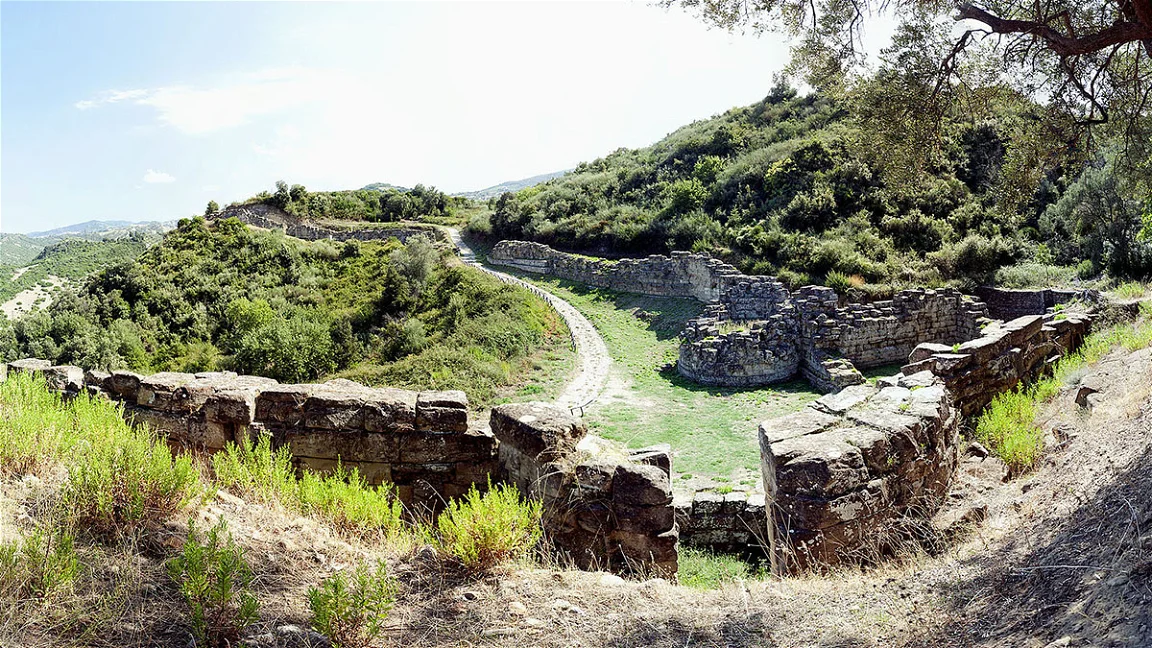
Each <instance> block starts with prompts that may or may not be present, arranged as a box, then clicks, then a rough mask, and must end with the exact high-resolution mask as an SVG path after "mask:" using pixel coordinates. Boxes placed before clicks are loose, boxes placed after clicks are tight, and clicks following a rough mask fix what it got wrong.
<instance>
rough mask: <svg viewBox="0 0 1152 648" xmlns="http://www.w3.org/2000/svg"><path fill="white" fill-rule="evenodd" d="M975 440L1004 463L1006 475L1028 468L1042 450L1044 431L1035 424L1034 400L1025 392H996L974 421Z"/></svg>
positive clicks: (1016, 473)
mask: <svg viewBox="0 0 1152 648" xmlns="http://www.w3.org/2000/svg"><path fill="white" fill-rule="evenodd" d="M976 440H977V441H979V442H981V443H983V444H985V445H987V446H988V447H989V449H991V450H992V452H994V453H995V454H996V455H997V456H998V457H1000V458H1001V459H1003V460H1004V463H1005V464H1007V465H1008V472H1009V475H1018V474H1020V473H1022V472H1025V471H1027V470H1029V469H1031V468H1032V467H1033V466H1034V465H1035V464H1036V461H1037V460H1038V459H1039V458H1040V453H1041V452H1042V451H1043V449H1044V432H1043V430H1041V429H1040V426H1038V425H1036V402H1035V400H1034V399H1033V398H1032V394H1031V393H1029V391H1027V390H1025V391H1021V390H1016V391H1010V392H1004V393H1003V394H999V395H998V396H996V397H995V398H994V399H992V403H991V404H989V405H988V408H987V409H986V410H985V411H984V413H983V414H981V415H980V418H979V419H978V420H977V421H976Z"/></svg>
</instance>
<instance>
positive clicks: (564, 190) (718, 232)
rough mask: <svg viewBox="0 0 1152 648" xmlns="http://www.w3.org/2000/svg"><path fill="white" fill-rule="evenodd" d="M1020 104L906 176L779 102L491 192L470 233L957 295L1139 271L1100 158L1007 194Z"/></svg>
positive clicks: (827, 111) (824, 115)
mask: <svg viewBox="0 0 1152 648" xmlns="http://www.w3.org/2000/svg"><path fill="white" fill-rule="evenodd" d="M1028 105H1029V104H1027V103H1026V102H1025V103H1023V104H1021V102H1020V101H1014V102H1011V103H1009V102H1006V105H1005V107H1004V109H1003V110H1002V111H1001V113H1002V115H1003V116H1002V118H1000V119H999V120H998V121H997V120H993V121H985V122H980V123H971V122H964V121H959V120H957V121H955V122H954V123H953V122H951V121H947V122H946V123H944V124H943V125H942V126H941V128H940V133H939V141H938V142H937V150H935V151H932V152H931V153H930V154H926V155H925V156H924V157H925V159H926V162H923V163H922V165H921V166H922V168H919V169H917V171H922V173H912V174H908V173H904V172H900V170H899V169H895V168H894V167H895V166H898V165H895V164H893V162H892V160H893V159H894V158H895V157H896V155H895V154H894V152H893V151H889V150H887V148H886V147H887V146H890V145H887V144H885V143H884V140H883V139H882V138H878V137H870V136H869V134H868V132H867V128H868V127H867V126H866V125H864V121H863V117H862V116H861V110H860V108H859V107H858V106H856V105H855V104H849V103H847V102H846V101H836V100H832V99H829V98H827V97H824V96H821V95H820V94H817V93H813V94H809V95H806V96H800V95H798V94H797V93H796V92H795V91H793V90H790V89H788V88H786V87H782V86H778V87H776V88H775V89H773V90H772V92H771V94H769V95H768V96H767V97H766V98H765V99H764V100H763V101H760V102H759V103H756V104H754V105H751V106H748V107H744V108H735V109H732V110H729V111H728V112H726V113H724V114H722V115H719V116H716V117H713V118H711V119H706V120H702V121H698V122H695V123H692V124H690V125H688V126H685V127H683V128H680V129H679V130H677V131H675V132H673V133H672V134H670V135H668V136H667V137H665V138H664V139H663V140H661V141H659V142H657V143H656V144H653V145H652V146H650V147H647V148H642V149H634V150H633V149H620V150H617V151H615V152H613V153H611V154H609V155H607V156H605V157H603V158H601V159H598V160H595V161H592V162H588V163H584V164H581V165H580V166H579V167H577V168H576V169H575V170H574V171H573V172H571V173H569V174H567V175H565V176H563V177H561V178H558V179H555V180H551V181H549V182H547V183H544V184H542V185H538V186H536V187H531V188H528V189H523V190H521V191H518V192H515V193H506V194H503V195H502V196H500V197H499V198H497V199H494V200H492V201H491V202H490V207H491V210H490V213H487V214H482V215H480V216H478V217H476V218H473V220H472V221H471V224H470V228H471V230H472V231H473V232H474V233H476V234H477V235H480V236H486V237H490V238H492V239H505V238H516V239H528V240H534V241H539V242H542V243H547V244H550V245H553V246H556V247H559V248H562V249H567V250H572V251H580V252H589V253H593V254H609V255H613V254H615V255H625V256H636V255H643V254H650V253H666V252H668V251H670V250H696V251H702V252H710V253H712V254H714V255H717V256H720V257H723V258H725V259H727V260H729V261H732V262H734V263H736V264H738V265H739V266H740V267H741V269H743V270H744V271H746V272H750V273H757V274H777V275H779V276H780V277H781V278H782V279H783V280H784V281H786V282H787V283H790V284H804V283H809V282H815V283H820V282H824V283H827V284H829V285H834V286H837V287H847V285H848V282H851V283H853V284H857V285H859V284H864V283H865V282H866V283H867V284H871V285H873V286H877V285H880V286H883V285H887V286H893V285H902V284H910V283H916V284H921V285H923V284H927V285H935V284H940V283H943V282H953V283H957V284H959V285H961V286H962V287H970V286H971V285H973V284H975V283H983V282H988V281H991V280H993V279H994V277H995V272H996V270H997V269H998V268H1002V267H1005V266H1012V265H1014V264H1020V263H1035V264H1040V265H1046V266H1051V265H1053V264H1059V265H1063V266H1066V267H1067V271H1066V272H1064V275H1065V276H1072V277H1074V276H1075V275H1077V274H1079V275H1081V276H1085V277H1087V276H1094V275H1097V274H1099V273H1100V272H1103V271H1107V272H1109V273H1111V274H1113V275H1143V274H1145V273H1146V272H1147V271H1148V270H1149V269H1152V252H1150V249H1149V247H1148V245H1147V244H1146V243H1144V242H1143V240H1142V239H1140V238H1138V237H1137V233H1138V232H1139V231H1140V230H1141V228H1142V222H1141V213H1142V211H1144V210H1145V209H1146V206H1145V205H1142V204H1141V203H1139V202H1138V201H1136V200H1132V199H1129V198H1125V197H1124V192H1123V190H1122V189H1121V187H1120V180H1118V179H1117V178H1116V177H1115V174H1114V173H1113V170H1112V165H1111V162H1110V158H1109V157H1108V156H1105V155H1101V156H1100V157H1098V158H1096V159H1093V160H1091V161H1090V162H1089V163H1088V165H1087V166H1080V165H1075V166H1073V167H1067V165H1066V166H1065V167H1062V168H1057V169H1056V170H1055V171H1052V172H1049V173H1047V174H1046V175H1043V177H1041V178H1039V181H1038V183H1033V184H1032V186H1030V187H1025V189H1024V191H1023V195H1021V189H1020V187H1019V186H1018V185H1013V184H1012V183H1014V182H1016V181H1017V178H1018V177H1019V176H1020V175H1021V174H1020V173H1019V169H1016V168H1015V167H1017V166H1019V165H1020V164H1021V163H1020V161H1019V160H1018V159H1014V158H1013V156H1012V147H1013V146H1014V145H1015V143H1014V139H1013V138H1015V137H1017V131H1018V130H1019V129H1018V128H1016V126H1015V125H1017V124H1019V123H1020V121H1021V120H1026V119H1027V110H1028ZM1009 166H1012V167H1013V168H1012V169H1009ZM904 171H907V170H904ZM1025 175H1027V174H1025ZM838 284H844V285H843V286H840V285H838Z"/></svg>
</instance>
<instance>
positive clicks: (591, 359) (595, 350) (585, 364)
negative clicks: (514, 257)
mask: <svg viewBox="0 0 1152 648" xmlns="http://www.w3.org/2000/svg"><path fill="white" fill-rule="evenodd" d="M444 229H445V230H446V231H447V232H448V236H449V238H451V239H452V242H453V243H454V244H455V245H456V249H457V251H458V253H459V254H460V260H461V261H463V262H464V263H467V264H468V265H471V266H474V267H476V268H479V269H481V270H483V271H484V272H487V273H488V274H490V275H492V276H494V277H496V278H498V279H500V280H501V281H503V282H506V283H510V284H516V285H518V286H523V287H524V288H527V289H528V290H531V291H532V292H534V293H536V294H537V295H539V296H540V298H541V299H544V300H545V301H547V302H548V303H549V304H550V305H551V306H552V307H553V308H555V309H556V312H558V313H560V316H561V317H563V318H564V322H565V323H566V324H567V325H568V330H569V331H571V332H572V342H573V344H574V345H575V347H576V354H577V368H576V377H575V378H573V379H572V381H571V382H569V383H568V386H567V387H565V388H564V391H563V392H561V393H560V395H559V396H557V397H556V401H555V402H556V404H557V405H559V406H561V407H566V408H569V409H575V410H576V411H577V413H581V411H582V409H583V407H584V406H586V405H588V404H589V403H591V402H592V401H593V400H595V399H596V397H597V396H599V395H600V392H601V391H603V390H604V385H605V383H606V382H607V381H608V370H609V367H611V365H612V357H611V356H610V355H608V347H607V346H605V344H604V339H603V338H602V337H600V334H599V333H598V332H597V331H596V327H595V326H593V325H592V322H590V321H588V318H587V317H584V315H583V314H581V313H580V311H578V310H576V308H575V307H574V306H572V304H569V303H568V302H566V301H564V300H563V299H560V298H559V297H557V296H556V295H553V294H552V293H550V292H547V291H545V290H541V289H540V288H538V287H536V286H534V285H532V284H530V283H528V282H527V281H524V280H522V279H517V278H516V277H513V276H512V275H509V274H506V273H503V272H500V271H498V270H493V269H492V268H489V267H487V266H485V265H484V264H482V263H480V262H479V261H477V260H476V253H475V252H473V251H472V248H470V247H468V244H467V243H465V242H464V239H463V238H462V237H461V236H460V231H459V230H457V229H456V228H454V227H446V228H444Z"/></svg>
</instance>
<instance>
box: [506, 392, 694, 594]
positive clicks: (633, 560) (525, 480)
mask: <svg viewBox="0 0 1152 648" xmlns="http://www.w3.org/2000/svg"><path fill="white" fill-rule="evenodd" d="M490 427H491V429H492V432H493V434H494V435H495V437H496V438H497V439H499V440H500V447H499V460H500V464H501V467H502V469H503V471H504V474H505V475H506V476H507V479H508V480H509V481H511V482H513V483H515V484H516V485H517V487H518V488H519V489H520V491H521V493H523V494H524V496H525V497H529V498H533V499H537V500H540V501H541V502H542V503H543V507H544V516H543V524H544V530H545V533H546V535H547V537H548V539H549V540H550V542H551V546H552V547H554V548H555V549H556V550H557V551H558V552H560V553H561V554H564V555H566V556H567V557H568V558H569V559H571V560H572V561H573V562H574V563H575V564H576V565H577V566H579V567H581V568H586V569H609V570H612V571H617V572H627V571H632V570H637V569H638V570H640V571H642V572H643V571H656V572H657V573H660V574H662V575H668V576H672V575H675V573H676V567H677V557H676V555H677V554H676V547H677V537H678V535H677V529H676V513H675V509H674V508H673V506H672V488H671V482H670V478H669V474H670V472H671V459H670V456H669V452H668V448H666V447H656V448H645V449H642V450H639V451H632V452H631V453H628V452H626V451H624V450H623V449H622V448H613V449H612V450H611V451H606V446H604V445H603V444H601V443H600V442H601V441H602V440H599V439H597V440H596V442H595V443H592V444H589V445H588V450H577V447H576V446H577V444H578V443H579V442H580V440H581V439H582V438H583V437H584V435H585V434H586V433H587V429H586V428H585V426H584V424H583V423H582V422H581V421H580V420H579V419H577V418H575V417H573V416H572V415H571V414H569V413H568V412H567V411H566V410H562V409H558V408H556V407H553V406H550V405H547V404H544V403H524V404H514V405H500V406H498V407H496V408H494V409H493V410H492V417H491V422H490ZM581 447H583V446H581Z"/></svg>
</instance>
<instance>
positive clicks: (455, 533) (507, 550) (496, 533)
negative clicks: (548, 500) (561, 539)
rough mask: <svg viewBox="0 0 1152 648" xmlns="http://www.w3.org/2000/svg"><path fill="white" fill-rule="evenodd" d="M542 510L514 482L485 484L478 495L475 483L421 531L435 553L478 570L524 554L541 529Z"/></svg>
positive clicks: (533, 543) (537, 538)
mask: <svg viewBox="0 0 1152 648" xmlns="http://www.w3.org/2000/svg"><path fill="white" fill-rule="evenodd" d="M541 513H542V509H541V504H540V502H536V501H530V502H525V501H523V500H521V499H520V491H518V490H517V489H516V487H515V486H512V485H509V484H500V485H497V486H492V484H491V483H489V485H488V491H487V492H485V493H483V494H481V493H480V491H479V490H477V489H476V486H475V485H473V486H472V487H471V488H470V489H468V492H467V493H466V494H465V495H464V497H462V498H459V499H456V500H453V501H451V502H449V503H448V507H447V508H446V509H445V510H444V512H443V513H441V514H440V517H438V518H437V519H436V523H435V525H434V527H422V529H421V530H422V534H423V535H424V537H425V539H426V540H427V541H428V543H429V544H430V545H432V547H433V548H435V549H436V551H437V553H438V554H440V555H441V556H442V557H445V558H448V559H450V560H452V561H455V562H457V563H459V564H460V565H461V566H463V567H464V569H466V570H467V571H469V572H473V573H478V572H483V571H487V570H489V569H491V568H493V567H495V566H497V565H499V564H501V563H505V562H509V561H512V560H517V559H521V558H524V557H526V556H527V555H528V553H529V552H530V551H532V549H533V548H534V547H535V546H536V543H537V542H539V541H540V537H541V535H542V534H543V530H542V528H541V526H540V517H541Z"/></svg>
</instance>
